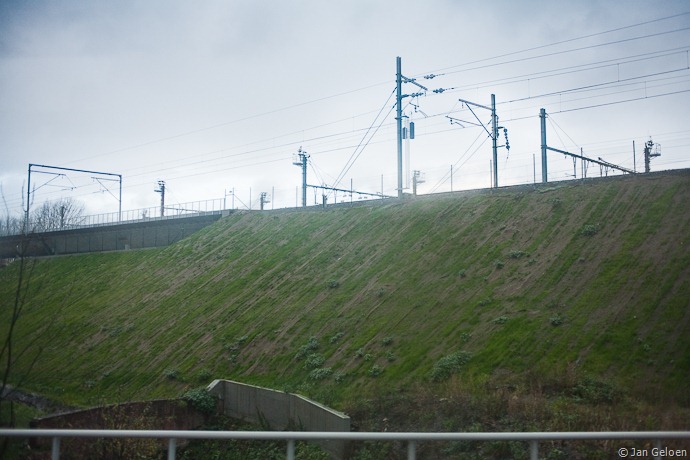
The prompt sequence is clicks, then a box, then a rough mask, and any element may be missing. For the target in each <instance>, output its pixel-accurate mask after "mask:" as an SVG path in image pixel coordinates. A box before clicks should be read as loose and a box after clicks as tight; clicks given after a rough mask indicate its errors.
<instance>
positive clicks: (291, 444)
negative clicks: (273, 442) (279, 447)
mask: <svg viewBox="0 0 690 460" xmlns="http://www.w3.org/2000/svg"><path fill="white" fill-rule="evenodd" d="M287 459H288V460H295V440H294V439H288V443H287Z"/></svg>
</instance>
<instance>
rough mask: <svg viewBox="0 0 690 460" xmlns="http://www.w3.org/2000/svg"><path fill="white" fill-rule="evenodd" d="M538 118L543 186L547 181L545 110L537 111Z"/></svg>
mask: <svg viewBox="0 0 690 460" xmlns="http://www.w3.org/2000/svg"><path fill="white" fill-rule="evenodd" d="M539 118H540V121H541V182H542V183H543V184H545V183H547V182H548V181H549V179H548V173H547V169H546V110H544V109H540V110H539Z"/></svg>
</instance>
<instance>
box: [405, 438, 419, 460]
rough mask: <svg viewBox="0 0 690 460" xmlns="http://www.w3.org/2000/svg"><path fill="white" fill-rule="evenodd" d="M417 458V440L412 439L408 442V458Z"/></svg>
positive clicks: (410, 459) (409, 459) (411, 459)
mask: <svg viewBox="0 0 690 460" xmlns="http://www.w3.org/2000/svg"><path fill="white" fill-rule="evenodd" d="M416 458H417V442H416V441H413V440H410V441H408V442H407V460H415V459H416Z"/></svg>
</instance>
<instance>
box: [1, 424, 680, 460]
mask: <svg viewBox="0 0 690 460" xmlns="http://www.w3.org/2000/svg"><path fill="white" fill-rule="evenodd" d="M0 437H17V438H37V437H43V438H46V437H47V438H52V440H53V444H52V459H53V460H57V459H59V458H60V439H62V438H156V439H168V459H169V460H171V459H174V458H175V450H176V446H177V441H176V440H177V439H216V440H218V439H254V440H286V441H287V458H288V459H289V460H293V459H294V458H295V441H314V440H341V441H407V442H408V444H407V445H408V447H407V458H408V459H414V458H416V446H417V442H420V441H423V442H426V441H528V442H529V443H530V447H529V449H530V459H533V460H536V459H537V458H538V456H539V441H560V440H623V439H625V440H634V439H647V440H653V441H654V446H655V447H653V448H651V449H647V448H640V449H637V448H636V449H633V448H626V447H620V448H616V447H614V449H615V450H616V453H617V454H618V456H619V457H620V458H625V457H628V456H629V457H639V456H641V455H642V451H645V453H644V457H649V456H651V457H654V458H663V457H668V456H670V457H687V456H688V452H687V450H686V449H669V448H667V447H664V446H662V444H661V441H662V440H669V439H690V431H609V432H606V431H602V432H594V431H593V432H541V433H536V432H533V433H403V432H398V433H371V432H369V433H365V432H323V431H319V432H316V431H310V432H307V431H175V430H169V431H166V430H56V429H0ZM671 450H672V451H673V452H670V451H671Z"/></svg>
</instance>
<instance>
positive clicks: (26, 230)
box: [24, 163, 33, 235]
mask: <svg viewBox="0 0 690 460" xmlns="http://www.w3.org/2000/svg"><path fill="white" fill-rule="evenodd" d="M31 166H33V165H32V164H31V163H29V179H28V182H27V183H26V216H25V217H24V234H25V235H28V234H29V210H30V208H31Z"/></svg>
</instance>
